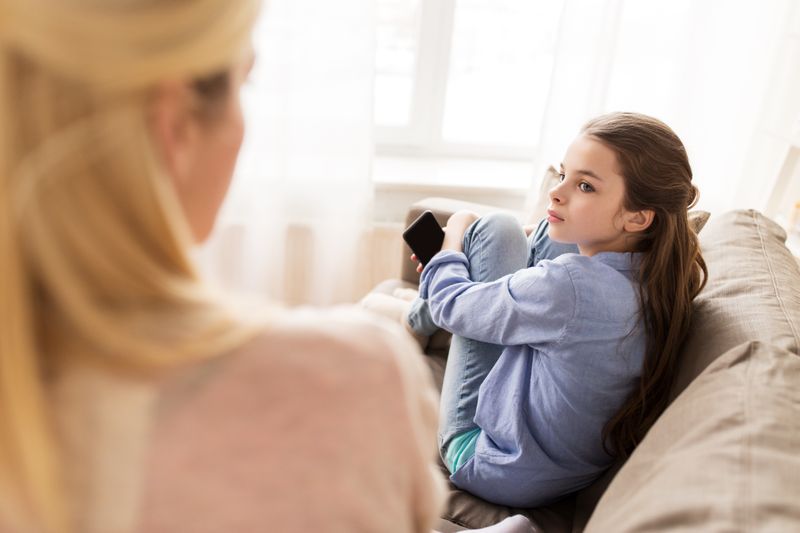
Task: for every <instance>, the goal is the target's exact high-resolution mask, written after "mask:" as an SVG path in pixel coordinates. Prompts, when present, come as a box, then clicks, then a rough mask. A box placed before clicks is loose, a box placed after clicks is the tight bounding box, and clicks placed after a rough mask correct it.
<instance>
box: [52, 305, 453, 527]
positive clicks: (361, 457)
mask: <svg viewBox="0 0 800 533" xmlns="http://www.w3.org/2000/svg"><path fill="white" fill-rule="evenodd" d="M421 358H422V356H421V354H420V353H419V349H418V348H417V345H416V343H415V342H413V341H412V340H411V339H410V338H409V337H408V336H407V334H406V333H405V332H402V331H400V330H399V328H396V327H395V326H394V325H392V324H388V323H385V322H382V321H379V320H378V319H376V318H372V317H368V316H365V315H363V314H362V313H361V312H358V311H354V310H343V309H337V310H332V311H309V310H305V311H292V312H285V313H283V314H282V315H280V316H279V317H278V318H276V319H275V320H273V321H272V322H271V324H270V326H269V327H268V329H267V330H265V331H264V332H263V333H262V334H261V335H260V336H259V337H257V338H256V339H254V340H253V341H251V342H250V343H248V344H247V345H246V346H243V347H242V348H241V349H239V350H237V351H235V352H234V353H231V354H227V355H224V356H221V357H219V358H215V359H213V360H211V361H208V362H204V363H201V364H197V365H194V366H192V367H189V368H186V369H184V370H182V371H180V372H177V373H176V374H175V375H172V376H170V377H169V378H167V379H166V380H165V381H164V382H162V383H159V384H156V383H153V382H141V381H139V382H131V381H130V380H129V379H126V380H123V379H122V378H119V377H114V376H110V375H108V374H106V373H103V372H100V371H97V370H86V371H75V372H73V373H72V374H71V375H68V376H65V377H64V378H63V379H62V380H60V382H59V384H58V386H57V388H56V395H55V398H56V400H57V401H58V402H59V403H58V405H59V410H60V414H61V422H62V423H61V427H62V428H63V430H62V433H63V436H64V442H65V448H66V450H67V453H68V455H69V456H70V458H71V461H70V466H71V469H70V472H71V476H70V479H71V481H72V486H71V493H72V494H73V495H74V497H75V510H76V512H77V513H76V514H77V519H78V522H77V524H76V527H77V530H79V531H82V532H87V533H100V532H102V533H117V532H120V533H121V532H130V531H137V532H147V533H176V532H191V533H206V532H207V533H220V532H238V533H244V532H257V531H258V532H261V531H276V532H293V531H297V532H322V531H325V532H342V533H344V532H348V533H349V532H357V531H364V532H393V531H397V532H411V531H429V530H430V529H431V528H432V525H433V523H434V521H435V519H436V516H437V515H438V512H439V510H440V506H441V504H442V502H443V493H444V492H443V491H444V486H443V480H442V479H441V476H440V474H438V472H437V471H436V470H435V467H434V455H435V453H436V447H435V442H436V438H435V428H436V412H437V404H438V398H437V394H436V392H435V389H434V387H433V383H432V379H431V377H430V375H429V374H428V370H427V368H426V367H425V364H424V362H423V361H422V359H421Z"/></svg>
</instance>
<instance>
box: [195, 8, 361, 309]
mask: <svg viewBox="0 0 800 533" xmlns="http://www.w3.org/2000/svg"><path fill="white" fill-rule="evenodd" d="M373 18H374V7H373V2H372V0H338V1H336V2H331V1H328V0H270V1H269V2H265V9H264V13H263V14H262V17H261V19H260V21H259V24H258V25H257V28H256V31H255V34H254V45H255V50H256V64H255V67H254V70H253V72H252V74H251V81H250V82H248V85H246V86H245V89H244V93H243V99H244V109H245V116H246V126H247V130H246V134H245V141H244V145H243V148H242V153H241V156H240V159H239V165H238V167H237V171H236V176H235V178H234V182H233V185H232V188H231V191H230V193H229V195H228V198H227V200H226V203H225V204H224V206H223V208H222V211H221V213H220V217H219V219H218V222H217V226H216V228H215V231H214V234H213V235H212V237H211V239H210V240H209V242H208V243H207V244H206V245H205V246H204V247H203V248H202V249H201V250H199V251H198V256H199V262H200V264H201V267H202V268H203V270H204V271H205V272H206V274H207V275H208V276H209V277H211V278H212V279H214V280H216V281H217V282H218V283H219V284H221V285H222V286H223V287H225V288H226V289H228V290H233V291H235V292H239V293H242V294H248V295H251V296H253V295H255V296H257V297H259V298H262V297H266V298H269V299H271V300H274V301H280V302H284V303H288V304H299V303H313V304H323V305H324V304H331V303H337V302H341V301H347V300H352V299H353V295H354V294H355V293H357V292H358V291H357V286H358V283H359V278H360V277H361V276H362V274H363V265H364V263H365V260H364V258H363V257H361V256H362V255H363V253H364V250H363V248H364V232H365V231H366V229H367V228H368V227H369V222H370V221H371V218H372V217H371V213H370V210H371V201H372V186H371V178H370V168H371V163H372V152H373V142H372V131H373V128H372V116H373V113H372V90H373V77H374V76H373V72H374V27H375V24H374V20H373Z"/></svg>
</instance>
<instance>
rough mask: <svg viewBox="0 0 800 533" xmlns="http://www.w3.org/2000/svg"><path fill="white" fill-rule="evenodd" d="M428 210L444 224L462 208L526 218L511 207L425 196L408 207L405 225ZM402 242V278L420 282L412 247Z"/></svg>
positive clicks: (407, 280)
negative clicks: (510, 208) (413, 260)
mask: <svg viewBox="0 0 800 533" xmlns="http://www.w3.org/2000/svg"><path fill="white" fill-rule="evenodd" d="M426 210H430V211H431V212H432V213H433V216H435V217H436V220H437V221H438V222H439V224H440V225H442V226H444V225H445V224H446V223H447V219H448V218H450V215H452V214H453V213H455V212H456V211H460V210H468V211H473V212H474V213H477V214H478V215H485V214H487V213H494V212H505V213H510V214H512V215H514V216H515V217H517V219H519V221H520V224H522V223H523V221H524V220H525V217H524V215H523V214H522V213H520V212H517V211H511V210H509V209H503V208H500V207H495V206H491V205H485V204H476V203H473V202H463V201H461V200H453V199H452V198H439V197H429V198H423V199H422V200H420V201H419V202H416V203H414V204H412V205H411V207H409V208H408V212H407V213H406V224H405V227H408V226H409V225H410V224H411V223H412V222H413V221H414V220H415V219H416V218H417V217H418V216H420V215H421V214H422V213H423V211H426ZM402 244H403V257H402V258H401V261H402V263H400V265H401V267H400V272H401V278H402V280H403V281H406V282H408V283H413V284H419V274H418V273H417V271H416V264H414V263H413V262H412V261H411V260H410V259H409V257H410V256H411V249H410V248H409V247H408V245H407V244H406V243H405V242H403V243H402Z"/></svg>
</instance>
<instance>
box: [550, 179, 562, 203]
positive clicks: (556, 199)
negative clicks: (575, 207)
mask: <svg viewBox="0 0 800 533" xmlns="http://www.w3.org/2000/svg"><path fill="white" fill-rule="evenodd" d="M559 185H561V184H560V183H559V184H558V185H556V186H555V187H553V188H552V189H550V191H549V192H548V195H549V196H550V201H551V202H553V203H554V204H560V203H562V202H563V194H562V193H561V187H559Z"/></svg>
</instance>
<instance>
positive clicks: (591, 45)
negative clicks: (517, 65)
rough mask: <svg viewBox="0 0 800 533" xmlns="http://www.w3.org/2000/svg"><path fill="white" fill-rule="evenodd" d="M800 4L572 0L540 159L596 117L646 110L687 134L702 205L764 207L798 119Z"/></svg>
mask: <svg viewBox="0 0 800 533" xmlns="http://www.w3.org/2000/svg"><path fill="white" fill-rule="evenodd" d="M798 10H800V6H798V5H797V3H796V2H793V1H791V0H766V1H764V0H739V1H724V0H670V1H662V0H647V1H623V0H567V1H566V4H565V9H564V13H563V15H562V18H561V23H560V24H561V27H560V31H559V37H558V45H557V51H556V60H555V67H554V71H553V78H552V83H551V87H550V93H549V94H550V95H549V100H548V104H547V107H546V111H545V119H544V122H543V126H542V134H541V139H542V141H543V142H542V144H541V146H540V147H539V150H538V152H537V154H536V166H537V168H541V167H543V166H544V165H546V164H550V163H553V162H556V163H557V162H559V161H560V158H561V157H562V155H563V153H564V151H565V149H566V147H567V145H568V144H569V142H570V141H571V139H572V138H573V137H574V136H575V134H576V133H577V131H578V129H579V128H580V126H581V124H582V123H583V122H585V121H586V120H587V119H589V118H591V117H592V116H595V115H598V114H600V113H603V112H607V111H616V110H625V111H638V112H642V113H646V114H650V115H654V116H656V117H658V118H660V119H662V120H664V121H665V122H666V123H667V124H669V125H670V126H671V127H672V128H673V129H674V130H675V131H676V133H677V134H678V135H679V136H680V137H681V139H682V140H683V141H684V144H685V145H686V147H687V151H688V152H689V158H690V161H691V163H692V167H693V170H694V176H695V182H696V184H697V185H698V186H699V188H700V191H701V200H700V204H699V207H702V208H704V209H707V210H709V211H711V212H712V213H714V212H721V211H723V210H727V209H731V208H735V207H752V208H756V209H764V208H765V207H766V205H767V203H768V200H769V196H770V192H771V191H772V189H773V188H774V187H775V183H774V180H775V179H776V176H777V174H778V172H779V168H780V166H781V164H782V163H783V160H784V158H785V157H786V154H787V149H788V147H789V144H790V141H791V137H792V129H793V127H796V126H795V125H794V124H795V121H796V120H797V119H798V118H800V97H798V96H797V95H798V94H800V69H798V65H800V36H798V32H800V28H798V27H797V26H798V25H800V12H798ZM535 200H536V198H535V197H534V195H532V197H531V198H529V204H530V205H533V203H534V202H535Z"/></svg>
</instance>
